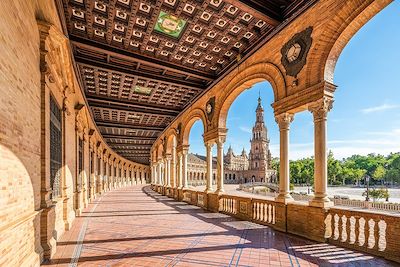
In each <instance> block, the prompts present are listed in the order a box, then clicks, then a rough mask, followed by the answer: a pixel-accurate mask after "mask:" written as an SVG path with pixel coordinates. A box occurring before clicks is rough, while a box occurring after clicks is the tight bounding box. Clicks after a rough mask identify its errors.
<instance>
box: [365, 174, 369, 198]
mask: <svg viewBox="0 0 400 267" xmlns="http://www.w3.org/2000/svg"><path fill="white" fill-rule="evenodd" d="M369 179H370V177H369V175H366V176H365V182H366V183H367V196H366V198H365V201H369Z"/></svg>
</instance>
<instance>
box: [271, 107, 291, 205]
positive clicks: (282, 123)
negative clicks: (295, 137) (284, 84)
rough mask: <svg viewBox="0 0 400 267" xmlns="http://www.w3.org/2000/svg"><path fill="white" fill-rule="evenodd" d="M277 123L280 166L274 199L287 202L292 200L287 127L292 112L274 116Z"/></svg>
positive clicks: (288, 126)
mask: <svg viewBox="0 0 400 267" xmlns="http://www.w3.org/2000/svg"><path fill="white" fill-rule="evenodd" d="M275 120H276V122H277V123H278V125H279V133H280V134H279V136H280V168H279V195H278V196H277V197H276V199H275V201H278V202H283V203H288V202H290V201H293V198H292V196H291V195H290V192H289V190H290V168H289V128H290V123H291V122H292V121H293V114H290V113H283V114H279V115H277V116H276V117H275Z"/></svg>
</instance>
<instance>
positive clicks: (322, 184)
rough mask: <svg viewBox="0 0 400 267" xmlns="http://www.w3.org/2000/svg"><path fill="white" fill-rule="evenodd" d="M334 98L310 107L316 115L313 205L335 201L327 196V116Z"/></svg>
mask: <svg viewBox="0 0 400 267" xmlns="http://www.w3.org/2000/svg"><path fill="white" fill-rule="evenodd" d="M332 104H333V99H332V98H328V97H324V98H322V99H320V100H318V101H316V102H314V103H312V104H311V105H309V107H308V109H309V111H311V112H312V114H313V116H314V188H315V192H314V198H313V199H312V200H311V201H310V205H311V206H316V207H328V206H333V203H332V202H331V201H330V200H329V198H328V196H327V193H326V191H327V184H328V157H327V151H326V140H327V116H328V112H329V111H330V110H331V108H332Z"/></svg>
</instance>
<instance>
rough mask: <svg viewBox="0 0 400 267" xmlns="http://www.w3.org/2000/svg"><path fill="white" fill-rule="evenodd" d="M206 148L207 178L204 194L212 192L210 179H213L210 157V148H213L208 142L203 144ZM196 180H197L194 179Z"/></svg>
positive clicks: (211, 159) (211, 143) (211, 158)
mask: <svg viewBox="0 0 400 267" xmlns="http://www.w3.org/2000/svg"><path fill="white" fill-rule="evenodd" d="M205 146H206V164H207V167H206V168H207V178H206V190H205V192H206V193H209V192H211V191H212V189H213V186H212V178H213V172H212V171H213V168H212V167H213V166H212V163H213V157H212V147H213V142H212V141H208V142H206V143H205ZM196 180H197V179H196Z"/></svg>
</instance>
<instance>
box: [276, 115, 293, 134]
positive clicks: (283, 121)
mask: <svg viewBox="0 0 400 267" xmlns="http://www.w3.org/2000/svg"><path fill="white" fill-rule="evenodd" d="M293 119H294V114H292V113H287V112H285V113H282V114H279V115H276V116H275V121H276V123H278V125H279V129H280V130H283V129H285V130H287V129H289V127H290V123H291V122H292V121H293Z"/></svg>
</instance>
